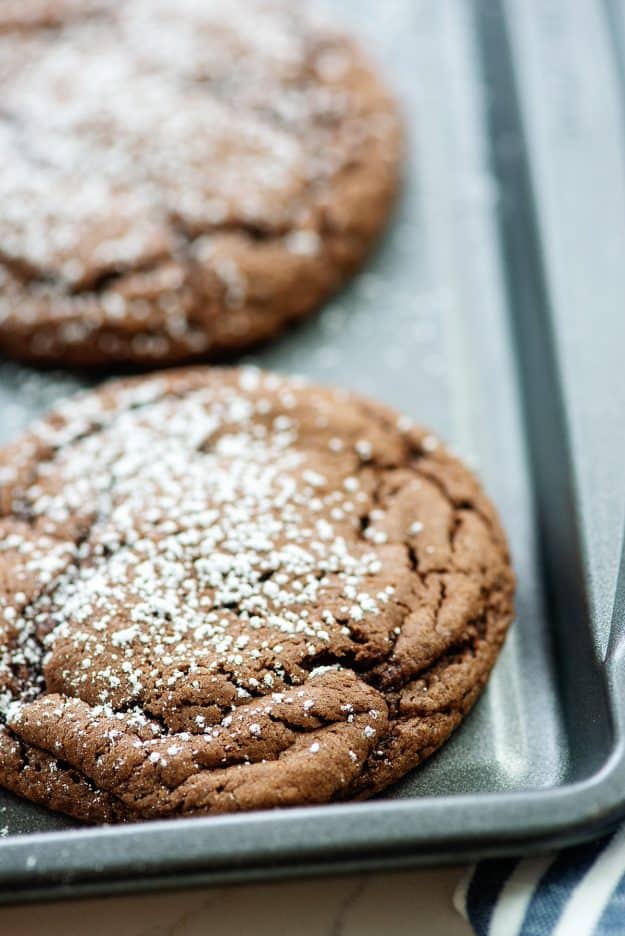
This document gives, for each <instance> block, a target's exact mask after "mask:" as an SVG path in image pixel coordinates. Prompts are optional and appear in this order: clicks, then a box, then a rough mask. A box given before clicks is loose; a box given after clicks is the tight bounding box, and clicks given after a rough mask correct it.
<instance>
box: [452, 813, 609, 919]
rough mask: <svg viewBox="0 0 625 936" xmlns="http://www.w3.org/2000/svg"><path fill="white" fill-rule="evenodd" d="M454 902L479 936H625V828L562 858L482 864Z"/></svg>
mask: <svg viewBox="0 0 625 936" xmlns="http://www.w3.org/2000/svg"><path fill="white" fill-rule="evenodd" d="M454 904H455V906H456V909H457V910H459V911H460V913H461V914H462V915H463V916H464V917H465V918H466V919H467V920H468V921H469V923H470V924H471V926H472V927H473V929H474V931H475V933H476V934H477V936H593V934H595V936H623V934H625V826H624V827H622V828H620V829H618V830H617V831H616V832H614V833H612V834H611V835H608V836H606V837H605V838H602V839H599V840H597V841H594V842H590V843H587V844H585V845H578V846H576V847H575V848H568V849H566V851H562V852H560V853H559V854H557V855H553V854H552V855H542V856H540V857H538V858H523V859H520V860H519V859H514V858H510V859H506V858H502V859H500V860H496V859H493V860H488V861H482V862H480V863H479V864H477V865H474V866H473V867H471V868H470V869H469V871H468V872H467V874H466V875H465V876H464V878H463V879H462V881H461V882H460V884H459V885H458V888H457V890H456V893H455V895H454Z"/></svg>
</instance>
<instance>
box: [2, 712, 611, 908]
mask: <svg viewBox="0 0 625 936" xmlns="http://www.w3.org/2000/svg"><path fill="white" fill-rule="evenodd" d="M621 727H622V726H621ZM624 790H625V744H624V743H623V741H622V740H621V741H619V743H618V744H617V745H616V746H615V748H614V750H613V751H612V754H611V755H610V757H609V759H608V761H607V762H606V763H605V764H604V765H603V766H602V768H601V769H599V770H598V771H597V772H596V773H594V774H593V775H592V776H590V777H588V778H587V779H585V780H583V781H579V782H577V783H573V784H569V785H566V786H562V787H555V788H552V789H549V790H532V791H528V792H514V793H492V794H490V793H480V794H459V795H453V796H444V797H440V798H439V797H424V798H422V799H418V800H410V801H406V800H378V801H371V802H368V803H350V804H340V805H329V806H314V807H298V808H293V809H288V810H272V811H267V812H263V811H259V812H252V813H247V814H242V815H225V816H212V817H211V816H208V817H201V818H192V819H176V820H174V821H172V820H158V821H150V822H145V823H141V824H137V825H126V826H106V827H99V828H85V829H71V830H67V831H59V832H40V833H33V834H28V835H16V836H13V837H11V838H8V839H5V841H4V842H3V843H2V844H1V845H0V903H3V904H4V903H18V902H22V901H28V900H35V899H40V900H41V899H50V898H51V897H53V898H55V899H57V898H59V899H60V898H63V897H77V896H90V895H96V894H98V893H100V894H102V893H113V892H116V893H122V892H123V893H128V892H133V891H145V890H153V889H156V888H159V889H161V888H170V889H173V888H179V887H183V886H184V887H187V886H193V885H200V884H208V883H228V882H231V883H234V882H241V881H244V880H245V881H249V880H258V879H263V880H268V879H276V878H286V877H295V876H302V875H311V874H312V875H315V874H316V875H320V874H334V873H348V872H353V871H363V870H374V869H375V870H389V869H392V868H395V869H396V868H402V867H415V866H419V865H425V864H430V865H432V864H447V863H455V862H460V861H467V860H471V859H474V858H477V857H480V858H483V857H502V856H506V855H513V854H515V853H517V852H518V851H519V850H520V849H522V851H523V854H534V853H539V852H544V851H550V850H552V849H555V848H559V847H562V846H564V845H572V844H576V843H578V842H581V841H584V840H586V839H589V838H591V837H594V836H596V835H599V834H601V833H604V832H606V831H607V830H609V829H610V828H611V827H612V826H613V825H614V824H616V822H617V821H618V820H619V819H621V818H622V817H623V815H625V803H624V794H623V791H624ZM443 815H444V817H445V820H444V822H441V817H442V816H443ZM365 817H366V823H363V822H362V819H363V818H365ZM259 841H260V842H261V845H260V846H259V844H258V843H259ZM303 842H305V843H306V844H304V845H303V844H302V843H303ZM181 845H182V846H183V848H184V853H181ZM94 854H97V859H96V861H95V862H94V860H93V857H94ZM163 854H167V855H169V859H168V861H166V862H164V861H163V859H162V855H163ZM59 857H61V858H62V867H60V864H61V862H59ZM33 858H34V859H35V860H34V862H33Z"/></svg>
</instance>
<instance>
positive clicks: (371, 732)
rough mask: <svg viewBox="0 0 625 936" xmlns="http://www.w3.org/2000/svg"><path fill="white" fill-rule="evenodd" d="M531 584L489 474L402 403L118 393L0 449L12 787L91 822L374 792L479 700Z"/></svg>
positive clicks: (170, 385) (3, 773)
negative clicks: (507, 534)
mask: <svg viewBox="0 0 625 936" xmlns="http://www.w3.org/2000/svg"><path fill="white" fill-rule="evenodd" d="M512 600H513V575H512V572H511V568H510V563H509V558H508V551H507V547H506V543H505V539H504V536H503V533H502V531H501V528H500V525H499V522H498V520H497V516H496V514H495V511H494V509H493V507H492V506H491V504H490V502H489V501H488V500H487V498H486V497H485V495H484V494H483V492H482V490H481V488H480V486H479V484H478V483H477V481H476V480H475V478H474V477H473V476H472V475H471V473H470V472H469V471H468V470H467V469H466V468H464V467H463V466H462V465H461V464H460V463H459V462H458V461H457V460H456V459H455V458H454V457H452V456H451V455H450V454H448V453H447V452H446V451H445V450H444V448H443V447H442V446H441V445H440V444H439V443H437V441H436V440H435V439H434V438H433V437H432V436H431V435H430V434H428V433H426V432H424V431H423V430H421V429H419V428H415V427H414V426H411V425H409V424H408V423H407V422H406V421H405V420H401V419H398V417H397V416H396V414H394V413H393V412H392V411H390V410H388V409H386V408H384V407H382V406H380V405H378V404H374V403H372V402H369V401H366V400H364V399H362V398H360V397H357V396H354V395H351V394H348V393H346V392H342V391H339V390H328V389H322V388H321V387H316V386H314V385H310V384H307V383H305V382H303V381H298V380H295V379H292V378H291V379H287V378H283V377H278V376H275V375H272V374H267V373H263V372H259V371H257V370H253V369H240V370H237V369H232V370H227V369H226V370H220V369H204V368H202V369H189V370H182V371H172V372H168V373H163V374H158V375H156V376H151V377H149V378H148V377H145V378H141V379H134V380H126V381H119V382H115V383H112V384H109V385H106V386H105V387H104V388H103V389H101V390H100V391H98V392H95V393H87V394H84V395H81V396H78V397H75V398H73V399H70V400H69V401H68V402H67V403H64V404H63V405H61V406H60V407H59V408H58V409H56V410H55V411H53V413H52V414H51V415H50V416H49V417H48V418H46V419H44V420H43V421H41V422H40V423H38V424H37V425H36V426H35V427H34V428H33V430H32V432H31V433H30V434H29V435H27V436H25V437H24V438H22V439H21V440H19V441H18V442H16V443H15V444H13V445H12V446H11V447H10V448H7V449H5V450H4V451H3V453H2V455H1V457H0V718H1V727H0V785H3V786H5V787H7V788H8V789H10V790H12V791H14V792H15V793H17V794H19V795H21V796H24V797H27V798H29V799H31V800H34V801H36V802H38V803H43V804H45V805H47V806H49V807H51V808H52V809H55V810H60V811H62V812H65V813H69V814H70V815H72V816H75V817H77V818H79V819H84V820H91V821H114V820H132V819H139V818H150V817H167V816H192V815H198V814H207V813H219V812H225V811H236V810H250V809H256V808H263V807H275V806H291V805H296V804H312V803H326V802H334V801H341V800H345V799H349V798H362V797H367V796H370V795H372V794H374V793H376V792H378V791H380V790H382V789H384V788H385V787H387V786H388V785H389V784H391V783H393V781H395V780H398V779H399V778H400V777H402V776H403V775H404V774H406V772H407V771H409V770H411V769H412V768H413V767H415V766H416V765H417V764H418V763H419V762H420V761H422V760H423V759H424V758H425V757H428V756H429V755H430V754H431V753H432V752H433V751H435V750H436V749H437V748H438V747H439V746H440V745H441V744H442V743H443V742H444V741H445V740H446V738H447V737H448V736H449V734H450V733H451V732H452V731H453V729H454V728H455V727H456V726H457V725H458V724H459V722H460V721H461V720H462V718H463V716H464V715H465V714H466V713H467V711H468V710H469V709H470V708H471V706H472V705H473V703H474V701H475V700H476V698H477V697H478V695H479V693H480V691H481V689H482V688H483V686H484V684H485V682H486V679H487V677H488V674H489V672H490V670H491V668H492V666H493V664H494V662H495V659H496V657H497V654H498V652H499V649H500V647H501V644H502V642H503V639H504V636H505V633H506V630H507V628H508V625H509V623H510V620H511V617H512Z"/></svg>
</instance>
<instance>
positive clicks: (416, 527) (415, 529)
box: [408, 520, 423, 535]
mask: <svg viewBox="0 0 625 936" xmlns="http://www.w3.org/2000/svg"><path fill="white" fill-rule="evenodd" d="M422 530H423V524H422V523H421V521H420V520H415V522H414V523H411V524H410V526H409V528H408V532H409V533H410V534H411V535H416V534H417V533H421V531H422Z"/></svg>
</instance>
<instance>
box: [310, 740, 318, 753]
mask: <svg viewBox="0 0 625 936" xmlns="http://www.w3.org/2000/svg"><path fill="white" fill-rule="evenodd" d="M308 750H309V751H310V753H311V754H317V753H318V752H319V750H320V744H319V742H318V741H313V743H312V744H311V745H310V747H309V748H308Z"/></svg>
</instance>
